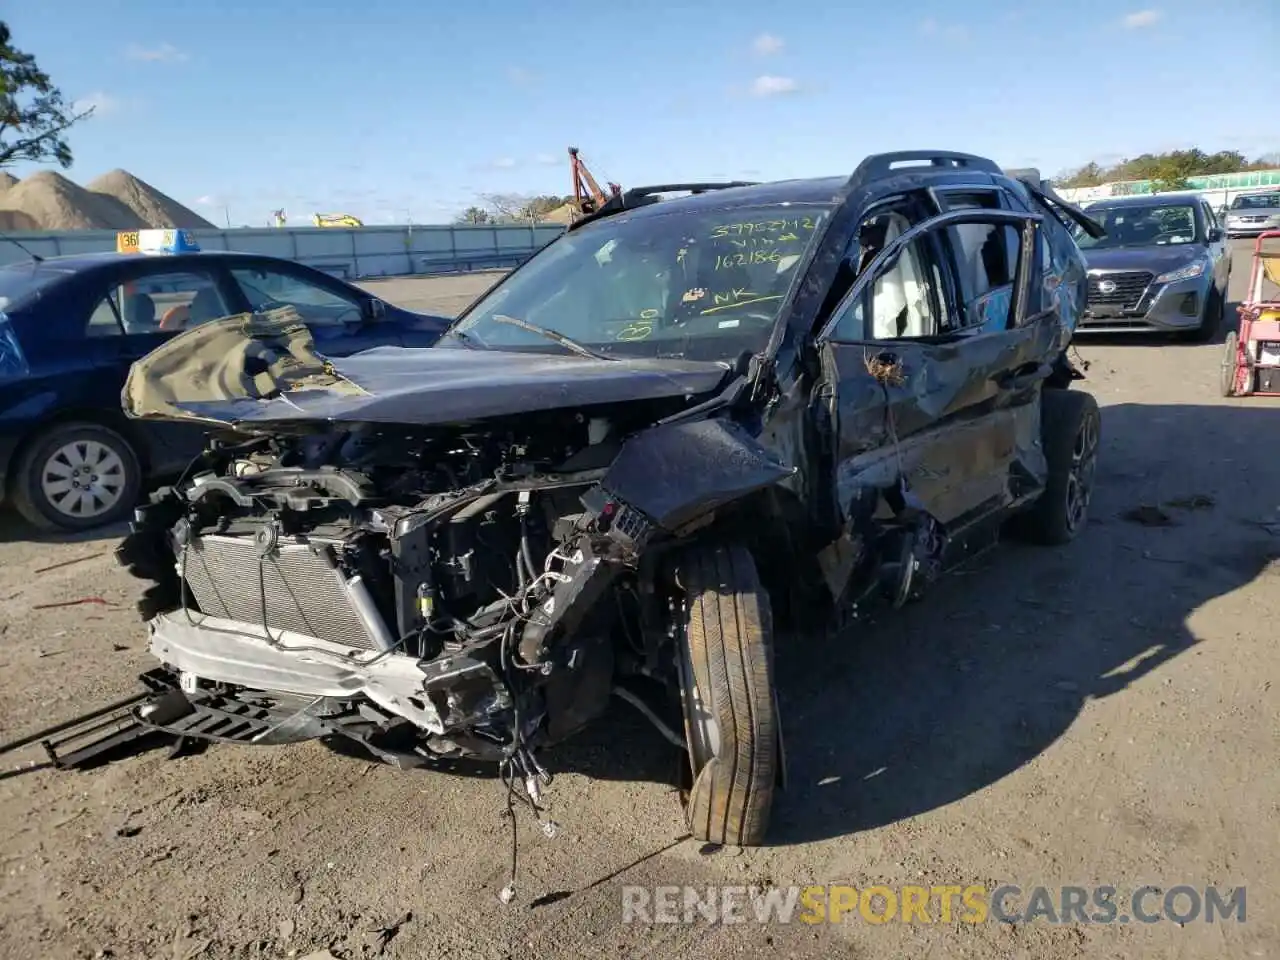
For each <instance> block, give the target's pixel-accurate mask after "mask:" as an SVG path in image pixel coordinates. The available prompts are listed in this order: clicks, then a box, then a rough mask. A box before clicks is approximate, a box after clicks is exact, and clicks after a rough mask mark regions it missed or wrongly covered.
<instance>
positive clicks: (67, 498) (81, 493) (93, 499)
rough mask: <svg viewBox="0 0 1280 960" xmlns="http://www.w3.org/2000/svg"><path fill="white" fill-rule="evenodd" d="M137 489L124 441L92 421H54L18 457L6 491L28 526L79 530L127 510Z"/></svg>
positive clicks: (137, 474) (136, 471) (138, 477)
mask: <svg viewBox="0 0 1280 960" xmlns="http://www.w3.org/2000/svg"><path fill="white" fill-rule="evenodd" d="M141 490H142V467H141V465H140V464H139V462H138V456H137V454H136V453H134V451H133V447H131V446H130V445H129V441H127V440H126V439H125V438H124V437H122V436H121V435H120V434H118V433H116V432H115V431H114V430H111V429H109V428H107V427H104V426H101V425H99V424H96V423H60V424H56V425H54V426H53V427H51V428H49V430H48V432H47V433H45V434H44V435H43V436H41V437H39V438H38V439H36V440H35V441H34V442H33V443H31V444H30V445H29V446H28V447H27V448H26V450H25V451H24V452H23V454H22V455H21V456H20V457H19V458H18V464H17V468H16V470H15V471H14V474H13V482H12V485H11V487H10V494H11V496H12V497H13V506H14V508H15V509H16V510H17V511H18V513H20V514H21V515H22V517H23V519H25V520H26V521H27V522H28V523H30V524H31V525H32V526H34V527H36V528H38V529H41V530H51V531H56V530H63V531H80V530H91V529H94V528H95V527H101V526H106V525H107V524H110V523H115V522H116V521H118V520H121V519H123V518H124V517H126V516H128V515H129V513H130V511H132V510H133V507H134V505H135V504H136V503H137V501H138V495H139V493H140V492H141Z"/></svg>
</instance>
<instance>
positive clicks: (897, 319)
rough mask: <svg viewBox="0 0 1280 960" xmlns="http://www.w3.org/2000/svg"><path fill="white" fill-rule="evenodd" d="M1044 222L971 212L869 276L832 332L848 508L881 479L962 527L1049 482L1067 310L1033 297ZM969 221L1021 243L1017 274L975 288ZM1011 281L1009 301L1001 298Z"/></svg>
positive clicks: (929, 225) (838, 442)
mask: <svg viewBox="0 0 1280 960" xmlns="http://www.w3.org/2000/svg"><path fill="white" fill-rule="evenodd" d="M1040 219H1041V218H1040V216H1039V215H1038V214H1033V213H1029V212H1015V211H1010V210H998V209H980V208H967V209H959V210H953V211H949V212H945V213H942V214H941V215H938V216H936V217H933V218H931V219H928V220H926V221H924V222H923V223H920V224H918V225H916V226H914V227H911V228H910V229H908V230H906V231H905V232H903V233H902V234H900V235H899V236H898V237H897V238H896V239H894V240H892V241H891V242H889V243H888V244H887V245H886V246H885V247H884V249H883V250H882V251H881V252H880V253H879V254H878V255H877V256H876V257H875V258H874V259H873V260H872V261H871V263H870V265H869V266H867V267H866V268H865V269H864V270H863V271H862V272H861V273H860V275H859V276H858V278H857V280H856V281H855V282H854V284H853V286H852V288H851V289H850V291H849V293H848V294H847V295H846V296H845V298H844V299H843V300H842V301H841V303H840V304H839V305H838V306H837V307H836V309H835V310H834V311H832V313H831V315H830V316H829V318H828V319H827V320H826V322H825V323H824V324H823V326H822V328H821V330H819V332H818V334H817V336H816V341H815V345H816V347H817V350H818V355H819V358H820V362H821V367H822V379H823V381H824V383H825V388H826V389H825V393H824V395H825V396H826V397H827V398H828V400H827V410H826V411H825V412H826V417H825V419H826V420H827V422H828V425H829V427H828V428H829V429H830V430H831V431H832V434H833V436H832V440H833V443H832V445H831V447H832V450H833V453H834V458H833V459H834V463H833V464H832V465H833V467H834V469H835V473H836V476H835V480H834V489H835V493H836V497H837V500H838V506H839V508H840V509H841V510H842V511H844V512H845V515H846V518H847V517H848V514H849V512H850V511H851V510H852V509H853V508H854V505H855V504H856V503H858V502H859V501H861V500H862V498H863V497H864V496H865V494H866V493H867V491H868V490H869V489H877V490H880V491H881V492H889V493H890V494H891V495H890V496H888V497H887V498H886V499H888V500H890V501H892V500H894V499H897V500H898V501H899V502H902V501H905V502H907V503H910V504H914V505H916V506H919V507H922V508H923V509H925V510H927V511H928V512H929V514H930V515H931V516H932V517H933V518H934V519H935V520H936V521H938V522H940V523H941V524H943V526H944V528H945V529H947V530H948V532H949V533H952V534H954V533H955V532H957V531H958V530H960V529H962V528H964V527H965V526H967V525H969V524H971V523H973V522H976V521H978V520H980V519H982V518H983V517H984V516H987V515H989V514H991V513H992V512H994V511H997V510H1000V509H1003V508H1005V507H1007V506H1008V505H1009V504H1010V503H1011V502H1012V501H1013V500H1014V499H1016V498H1018V497H1020V496H1025V495H1028V487H1034V486H1035V485H1036V484H1038V483H1039V482H1040V481H1039V478H1042V477H1043V474H1044V467H1043V455H1042V453H1041V452H1040V448H1039V445H1038V437H1039V405H1038V403H1037V399H1038V396H1039V392H1038V390H1037V389H1036V388H1037V386H1038V385H1039V383H1040V381H1041V380H1043V379H1044V378H1045V377H1047V376H1048V375H1049V373H1050V370H1049V367H1048V365H1047V364H1046V363H1044V362H1043V359H1042V358H1044V357H1046V356H1051V355H1052V354H1053V352H1054V348H1055V344H1056V343H1057V342H1058V338H1059V337H1060V334H1061V328H1060V326H1059V323H1058V321H1057V318H1056V312H1054V311H1052V310H1049V309H1040V307H1041V301H1040V300H1039V299H1037V300H1036V302H1035V307H1036V310H1035V312H1033V311H1032V301H1031V298H1030V296H1029V293H1030V291H1031V290H1032V289H1034V288H1033V287H1032V283H1033V281H1034V276H1033V275H1034V274H1035V273H1036V272H1037V270H1038V264H1037V262H1036V261H1035V260H1034V259H1033V256H1032V254H1033V251H1034V250H1035V249H1036V243H1037V234H1036V231H1037V227H1038V223H1039V221H1040ZM969 226H985V227H987V228H988V229H989V231H990V232H991V234H992V237H990V238H988V239H987V240H984V241H983V242H984V243H986V242H988V240H989V241H990V242H991V243H992V244H993V245H999V246H1000V247H1003V248H1004V249H1006V250H1007V249H1012V251H1013V257H1014V259H1015V260H1016V263H1014V264H1013V269H1012V277H1011V278H1009V280H1010V282H1009V283H1008V284H1001V283H993V284H992V289H990V290H987V291H977V296H975V297H969V296H968V295H969V294H970V293H973V292H974V290H973V288H972V286H971V285H967V281H966V279H965V276H964V271H963V270H962V269H961V267H960V261H959V260H958V258H957V249H956V247H957V237H956V234H955V233H954V231H955V228H958V227H969ZM1010 232H1011V233H1012V235H1013V245H1012V247H1011V248H1010V247H1009V246H1008V243H1009V239H1010V238H1009V236H1008V234H1009V233H1010ZM994 263H995V260H994V257H989V258H988V260H987V265H988V266H992V265H993V264H994ZM1001 279H1005V278H1001V277H988V280H989V281H998V280H1001ZM1004 286H1007V287H1008V290H1009V298H1008V301H1007V306H1006V307H1002V306H1001V305H1000V303H999V300H1000V298H999V297H998V296H996V297H993V296H992V294H993V293H995V292H998V290H999V288H1001V287H1004ZM993 303H994V304H995V306H994V307H993V306H992V304H993ZM899 494H901V496H898V495H899Z"/></svg>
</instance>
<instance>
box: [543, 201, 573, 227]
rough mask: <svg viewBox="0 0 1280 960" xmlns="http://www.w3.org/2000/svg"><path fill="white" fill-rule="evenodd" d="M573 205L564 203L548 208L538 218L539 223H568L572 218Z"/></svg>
mask: <svg viewBox="0 0 1280 960" xmlns="http://www.w3.org/2000/svg"><path fill="white" fill-rule="evenodd" d="M575 209H576V208H575V207H574V205H573V204H572V203H564V204H561V205H560V206H558V207H556V208H555V209H554V210H548V211H547V212H546V213H544V214H543V215H542V216H541V217H539V218H538V222H539V223H569V222H571V221H572V220H573V216H574V213H575Z"/></svg>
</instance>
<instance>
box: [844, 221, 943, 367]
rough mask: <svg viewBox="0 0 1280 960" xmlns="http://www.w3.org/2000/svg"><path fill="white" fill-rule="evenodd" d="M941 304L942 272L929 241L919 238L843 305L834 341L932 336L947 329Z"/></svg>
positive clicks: (925, 238)
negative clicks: (859, 293) (855, 296)
mask: <svg viewBox="0 0 1280 960" xmlns="http://www.w3.org/2000/svg"><path fill="white" fill-rule="evenodd" d="M942 303H943V298H942V289H941V272H940V270H939V268H938V264H937V262H936V261H935V260H934V258H933V257H932V255H931V253H930V245H929V243H928V238H927V237H921V238H919V239H917V240H915V241H914V242H912V243H911V244H909V245H908V246H907V247H906V248H905V249H903V251H902V254H901V255H900V256H899V257H898V261H897V263H895V264H894V265H893V267H892V268H890V269H889V270H886V271H885V272H884V273H882V274H881V275H880V276H878V277H876V279H875V280H874V281H873V282H872V283H871V284H869V285H868V286H866V287H864V288H863V291H862V294H861V295H860V296H859V297H857V298H856V299H854V300H852V301H850V302H848V303H846V304H845V306H844V307H843V308H842V311H841V313H840V315H839V318H838V319H837V320H836V324H835V327H834V329H833V332H832V337H833V339H836V340H842V341H855V342H856V341H859V340H898V339H902V338H905V337H928V336H936V335H938V334H940V333H943V332H945V331H946V329H947V324H946V322H945V314H944V313H943V312H942V306H941V305H942Z"/></svg>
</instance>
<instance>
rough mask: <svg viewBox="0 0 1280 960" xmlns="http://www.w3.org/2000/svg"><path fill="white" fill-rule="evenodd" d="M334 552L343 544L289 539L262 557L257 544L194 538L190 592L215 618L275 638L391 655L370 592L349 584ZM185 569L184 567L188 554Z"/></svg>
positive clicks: (249, 540)
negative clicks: (290, 636) (303, 638)
mask: <svg viewBox="0 0 1280 960" xmlns="http://www.w3.org/2000/svg"><path fill="white" fill-rule="evenodd" d="M326 547H332V548H333V549H334V550H339V549H340V547H341V543H340V541H337V540H327V539H321V538H318V537H317V538H312V539H310V540H306V541H303V540H290V539H287V538H281V540H280V542H279V543H278V544H277V545H276V546H275V547H273V548H272V549H271V551H270V552H269V553H268V554H267V555H266V556H265V557H260V556H259V552H258V546H257V544H256V543H255V541H254V539H253V538H252V537H234V536H227V535H225V534H206V535H205V536H201V537H194V538H192V540H191V543H190V545H189V546H188V547H187V548H186V551H185V568H186V579H187V586H188V588H189V589H190V590H191V595H192V596H193V597H195V599H196V602H197V603H198V604H199V605H200V609H201V610H202V611H203V612H204V613H207V614H209V615H210V616H215V617H226V618H227V619H229V620H240V621H242V622H247V623H264V622H265V624H266V626H267V627H268V628H270V629H272V630H291V631H293V632H295V633H301V634H306V635H308V636H312V637H318V638H320V639H321V640H330V641H332V642H334V643H339V644H342V645H343V646H346V647H353V648H358V649H362V650H374V649H388V648H389V647H390V646H391V643H392V641H391V638H390V636H389V633H388V631H387V628H386V624H385V623H384V622H383V621H382V618H381V616H380V615H379V614H378V611H377V609H376V608H375V607H374V606H373V603H372V601H371V600H370V599H369V594H368V591H367V590H366V589H365V587H364V585H363V583H361V581H360V579H359V578H358V577H354V578H350V579H348V578H347V577H346V576H344V575H343V574H342V572H341V571H339V570H337V569H336V568H335V567H334V566H333V565H332V564H331V562H330V561H329V560H328V559H327V558H326V556H325V554H324V552H323V551H324V548H326ZM178 562H179V565H182V564H183V562H184V557H183V555H182V554H179V557H178ZM264 598H265V603H264ZM264 608H265V617H264ZM362 613H363V616H362Z"/></svg>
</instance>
